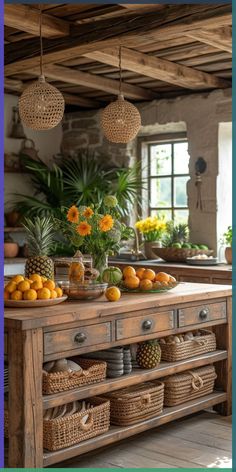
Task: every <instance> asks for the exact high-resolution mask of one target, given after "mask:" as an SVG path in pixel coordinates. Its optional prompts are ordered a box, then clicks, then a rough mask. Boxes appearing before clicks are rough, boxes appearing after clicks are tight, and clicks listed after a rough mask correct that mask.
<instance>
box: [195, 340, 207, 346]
mask: <svg viewBox="0 0 236 472" xmlns="http://www.w3.org/2000/svg"><path fill="white" fill-rule="evenodd" d="M194 342H195V343H197V344H199V346H206V344H207V343H208V341H207V339H194Z"/></svg>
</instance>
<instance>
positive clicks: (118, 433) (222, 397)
mask: <svg viewBox="0 0 236 472" xmlns="http://www.w3.org/2000/svg"><path fill="white" fill-rule="evenodd" d="M226 400H227V394H226V393H225V392H213V393H211V394H210V395H206V396H204V397H202V398H198V399H195V400H192V401H189V402H186V403H183V404H182V405H178V406H174V407H168V408H164V410H163V412H162V413H161V415H159V416H156V417H154V418H150V419H147V420H144V421H141V422H140V423H137V424H135V425H132V426H121V427H120V426H111V428H110V429H109V431H107V432H106V433H104V434H102V435H100V436H97V437H95V438H91V439H88V440H87V441H83V442H81V443H79V444H76V445H74V446H70V447H67V448H65V449H60V450H59V451H55V452H49V451H48V452H46V451H45V452H44V456H43V465H44V467H47V466H49V465H52V464H55V463H57V462H62V461H64V460H66V459H70V458H72V457H75V456H79V455H81V454H84V453H86V452H89V451H91V450H94V449H98V448H99V447H102V446H107V445H108V444H113V443H115V442H117V441H120V440H122V439H125V438H127V437H130V436H133V435H135V434H138V433H141V432H143V431H146V430H148V429H151V428H155V427H156V426H160V425H162V424H165V423H168V422H170V421H173V420H176V419H178V418H182V417H183V416H187V415H191V414H193V413H196V412H198V411H201V410H203V409H204V408H209V407H212V406H214V405H217V404H219V403H222V402H224V401H226Z"/></svg>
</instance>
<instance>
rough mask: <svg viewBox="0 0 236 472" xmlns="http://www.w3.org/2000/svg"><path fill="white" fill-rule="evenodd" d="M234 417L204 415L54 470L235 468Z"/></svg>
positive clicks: (57, 466)
mask: <svg viewBox="0 0 236 472" xmlns="http://www.w3.org/2000/svg"><path fill="white" fill-rule="evenodd" d="M231 441H232V435H231V418H226V417H221V416H220V415H218V414H217V413H215V412H213V411H211V412H202V413H199V414H195V415H192V416H191V417H187V418H182V419H180V420H178V421H174V422H173V423H169V424H167V425H163V426H160V427H159V428H156V429H153V430H150V431H147V432H145V433H142V434H139V435H137V436H133V437H131V438H129V439H126V440H124V441H122V442H120V443H117V444H114V446H109V447H106V448H103V449H99V450H97V451H93V452H92V453H91V452H90V453H88V454H85V455H84V456H82V457H80V458H79V457H78V458H74V459H70V460H68V461H66V462H63V463H60V464H56V465H55V466H52V467H51V468H55V467H56V468H59V467H63V468H118V469H119V468H120V469H124V468H141V467H145V468H163V469H164V468H205V467H207V468H224V469H228V468H231V467H232V461H231V451H232V447H231Z"/></svg>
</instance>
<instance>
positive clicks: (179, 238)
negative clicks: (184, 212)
mask: <svg viewBox="0 0 236 472" xmlns="http://www.w3.org/2000/svg"><path fill="white" fill-rule="evenodd" d="M187 240H188V225H186V224H184V223H180V224H178V225H176V226H174V228H173V231H172V243H185V242H186V241H187Z"/></svg>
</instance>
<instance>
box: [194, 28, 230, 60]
mask: <svg viewBox="0 0 236 472" xmlns="http://www.w3.org/2000/svg"><path fill="white" fill-rule="evenodd" d="M186 36H187V37H188V38H192V39H194V40H196V41H200V42H201V43H204V44H209V45H210V46H213V47H214V48H216V49H221V50H222V51H227V52H229V53H231V54H232V28H231V27H230V26H225V27H223V28H218V29H209V30H202V29H199V30H194V31H192V32H188V33H187V34H186Z"/></svg>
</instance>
